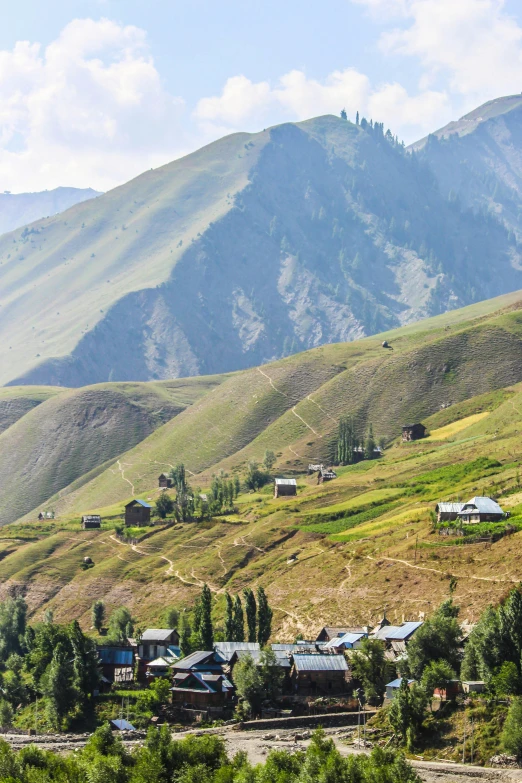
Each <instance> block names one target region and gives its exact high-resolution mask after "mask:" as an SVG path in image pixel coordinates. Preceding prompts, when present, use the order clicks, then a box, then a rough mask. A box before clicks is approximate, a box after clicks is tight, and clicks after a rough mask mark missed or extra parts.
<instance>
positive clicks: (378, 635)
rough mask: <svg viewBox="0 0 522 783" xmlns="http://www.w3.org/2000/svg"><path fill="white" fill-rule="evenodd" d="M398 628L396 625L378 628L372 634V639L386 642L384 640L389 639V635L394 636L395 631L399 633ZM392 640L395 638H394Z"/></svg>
mask: <svg viewBox="0 0 522 783" xmlns="http://www.w3.org/2000/svg"><path fill="white" fill-rule="evenodd" d="M399 630H400V627H399V626H397V625H385V626H384V627H383V628H379V630H378V631H375V633H374V634H372V639H381V641H383V642H384V641H386V639H388V638H389V635H390V633H392V634H394V633H395V632H396V631H399ZM394 638H397V637H395V636H394Z"/></svg>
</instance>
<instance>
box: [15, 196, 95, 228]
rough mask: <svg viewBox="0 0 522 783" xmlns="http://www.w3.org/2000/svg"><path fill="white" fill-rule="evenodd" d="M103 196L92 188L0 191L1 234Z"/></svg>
mask: <svg viewBox="0 0 522 783" xmlns="http://www.w3.org/2000/svg"><path fill="white" fill-rule="evenodd" d="M96 196H101V193H99V191H97V190H93V189H92V188H64V187H61V188H54V190H44V191H41V192H39V193H6V192H4V193H0V234H5V233H6V232H7V231H14V230H15V229H17V228H20V227H21V226H25V225H27V224H28V223H33V222H34V221H35V220H40V218H43V217H49V216H50V215H56V214H57V213H58V212H63V211H64V210H65V209H69V207H72V206H73V205H74V204H79V203H80V202H81V201H87V199H90V198H96Z"/></svg>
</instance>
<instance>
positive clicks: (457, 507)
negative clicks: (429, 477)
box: [435, 503, 464, 514]
mask: <svg viewBox="0 0 522 783" xmlns="http://www.w3.org/2000/svg"><path fill="white" fill-rule="evenodd" d="M463 508H464V503H437V505H436V506H435V511H440V512H441V514H458V513H459V512H460V511H462V509H463Z"/></svg>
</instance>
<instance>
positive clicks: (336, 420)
mask: <svg viewBox="0 0 522 783" xmlns="http://www.w3.org/2000/svg"><path fill="white" fill-rule="evenodd" d="M306 399H307V400H310V402H312V403H313V404H314V405H317V407H318V408H319V410H320V411H322V412H323V413H324V415H325V416H327V417H328V418H329V419H331V420H332V421H334V422H335V423H336V424H338V423H339V419H336V418H335V417H334V416H330V414H329V413H328V411H325V409H324V408H323V407H322V406H321V405H319V403H318V402H316V401H315V400H313V399H312V397H311V396H310V394H307V395H306Z"/></svg>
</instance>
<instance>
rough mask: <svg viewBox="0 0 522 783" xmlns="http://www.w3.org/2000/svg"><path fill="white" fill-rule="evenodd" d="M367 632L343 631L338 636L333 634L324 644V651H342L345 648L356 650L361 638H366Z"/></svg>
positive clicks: (359, 645)
mask: <svg viewBox="0 0 522 783" xmlns="http://www.w3.org/2000/svg"><path fill="white" fill-rule="evenodd" d="M367 638H368V634H367V633H365V632H360V633H350V632H348V633H343V634H341V635H340V636H334V638H333V639H331V640H330V641H329V642H326V644H325V645H324V649H325V652H334V653H343V652H345V651H346V650H358V649H359V648H360V647H361V644H362V640H363V639H367Z"/></svg>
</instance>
